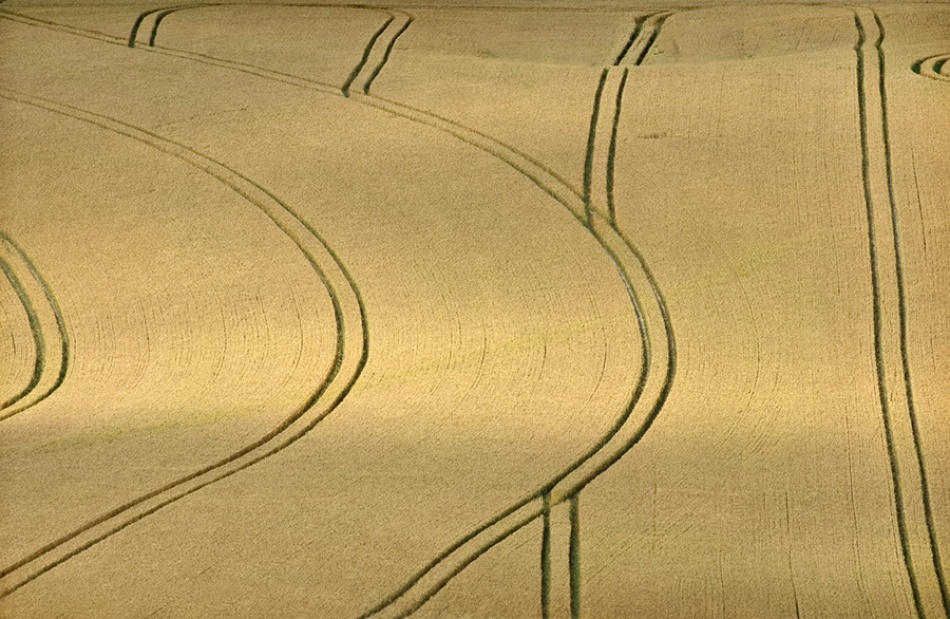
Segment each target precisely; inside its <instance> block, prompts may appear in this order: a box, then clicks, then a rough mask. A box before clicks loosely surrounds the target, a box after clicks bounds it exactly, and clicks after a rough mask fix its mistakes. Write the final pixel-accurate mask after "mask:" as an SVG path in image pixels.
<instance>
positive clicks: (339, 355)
mask: <svg viewBox="0 0 950 619" xmlns="http://www.w3.org/2000/svg"><path fill="white" fill-rule="evenodd" d="M0 97H3V98H4V99H7V100H10V101H13V102H16V103H20V104H23V105H29V106H32V107H35V108H39V109H43V110H46V111H48V112H51V113H54V114H59V115H61V116H66V117H69V118H73V119H75V120H78V121H81V122H85V123H88V124H91V125H94V126H96V127H99V128H101V129H103V130H105V131H110V132H112V133H115V134H118V135H122V136H125V137H128V138H130V139H133V140H136V141H138V142H141V143H143V144H145V145H147V146H149V147H151V148H154V149H155V150H157V151H159V152H161V153H164V154H167V155H171V156H173V157H176V158H178V159H180V160H182V161H184V162H185V163H187V164H189V165H191V166H193V167H195V168H197V169H198V170H200V171H202V172H204V173H206V174H208V175H209V176H211V177H213V178H215V179H216V180H218V181H219V182H221V183H223V184H224V185H226V186H227V187H229V188H230V189H231V190H233V191H234V192H235V193H237V194H238V195H240V196H241V197H242V198H244V199H245V200H247V201H248V202H249V203H250V204H252V205H253V206H255V207H256V208H258V209H259V210H260V211H261V212H262V213H263V214H264V215H265V216H267V217H268V218H269V219H270V220H271V221H272V222H273V223H274V225H275V226H277V228H278V229H280V230H281V231H282V232H283V233H284V234H285V235H286V236H287V237H288V238H289V239H290V240H291V241H292V242H293V243H294V244H295V245H296V246H297V248H298V249H299V250H300V252H301V253H302V254H303V256H304V257H305V258H306V260H307V261H308V262H309V264H310V265H311V268H312V269H313V271H314V274H315V275H316V276H317V278H318V279H319V280H320V281H321V283H322V284H323V285H324V287H325V288H326V290H327V292H328V294H329V296H330V299H331V302H332V304H333V308H334V319H335V322H336V327H337V338H336V344H335V354H334V362H333V364H332V366H331V368H330V369H329V370H328V371H327V374H326V375H325V376H323V377H322V378H321V380H320V381H319V383H318V384H317V385H315V387H314V390H313V391H312V393H311V394H310V395H309V396H308V398H307V399H306V401H305V402H304V403H303V404H302V405H301V406H299V407H298V408H297V409H296V410H295V411H294V412H293V413H292V414H291V415H290V416H289V417H287V418H285V419H284V421H283V422H282V423H281V424H280V425H278V426H277V427H276V428H274V429H273V430H272V431H270V432H269V433H268V434H266V435H265V436H263V437H261V438H260V439H258V440H256V441H255V442H253V443H251V444H249V445H246V446H244V447H243V448H241V449H239V450H237V451H235V452H233V453H232V454H230V455H228V456H226V457H224V458H222V459H220V460H218V461H217V462H214V463H212V464H210V465H208V466H206V467H204V468H202V469H201V470H198V471H195V472H193V473H191V474H189V475H187V476H185V477H182V478H179V479H177V480H175V481H173V482H171V483H169V484H166V485H165V486H162V487H161V488H157V489H154V490H152V491H150V492H148V493H145V494H143V495H141V496H139V497H137V498H135V499H133V500H131V501H129V502H127V503H124V504H123V505H120V506H118V507H116V508H114V509H112V510H110V511H109V512H107V513H104V514H102V515H100V516H99V517H97V518H95V519H93V520H91V521H89V522H87V523H85V524H83V525H82V526H80V527H79V528H77V529H75V530H73V531H71V532H70V533H68V534H66V535H64V536H62V537H60V538H59V539H57V540H54V541H52V542H50V543H49V544H47V545H45V546H43V547H42V548H39V549H37V550H36V551H34V552H33V553H31V554H30V555H28V556H26V557H23V558H21V559H19V560H18V561H16V562H15V563H13V564H11V565H9V566H6V567H4V568H3V569H2V570H0V586H3V587H4V588H3V590H2V591H0V598H2V597H5V596H8V595H10V594H11V593H13V592H14V591H16V590H18V589H19V588H21V587H23V586H24V585H26V584H28V583H30V582H32V581H33V580H35V579H36V578H38V577H40V576H41V575H43V574H44V573H46V572H48V571H50V570H52V569H53V568H55V567H56V566H58V565H60V564H62V563H64V562H65V561H67V560H68V559H70V558H72V557H74V556H76V555H78V554H79V553H81V552H83V551H85V550H87V549H89V548H91V547H92V546H94V545H96V544H98V543H99V542H101V541H103V540H105V539H107V538H109V537H111V536H112V535H114V534H115V533H118V532H119V531H121V530H123V529H125V528H126V527H128V526H130V525H132V524H134V523H135V522H138V521H139V520H142V519H143V518H145V517H147V516H149V515H150V514H153V513H155V512H156V511H158V510H160V509H161V508H163V507H165V506H167V505H169V504H171V503H174V502H176V501H178V500H180V499H182V498H184V497H186V496H188V495H190V494H192V493H194V492H197V491H198V490H200V489H201V488H204V487H205V486H208V485H210V484H213V483H215V482H218V481H220V480H222V479H225V478H227V477H230V476H231V475H234V474H235V473H237V472H239V471H241V470H244V469H246V468H248V467H250V466H252V465H254V464H256V463H257V462H260V461H261V460H263V459H265V458H268V457H270V456H272V455H274V454H276V453H278V452H280V451H281V450H283V449H285V448H286V447H288V446H290V445H291V444H293V443H294V442H296V441H297V440H298V439H300V438H302V437H303V436H305V435H306V434H307V433H309V432H310V431H311V430H312V429H313V428H314V427H315V426H316V425H317V424H318V423H320V421H322V420H323V419H324V418H326V417H327V416H328V415H329V414H330V413H332V412H333V411H334V410H335V409H336V408H337V407H338V406H339V404H340V403H341V402H342V401H343V399H344V398H345V397H346V396H347V394H348V393H349V392H350V390H351V389H352V387H353V385H354V384H355V382H356V380H357V379H358V378H359V376H360V374H361V373H362V371H363V368H364V367H365V365H366V361H367V358H368V355H369V331H368V323H367V320H366V313H365V307H364V304H363V299H362V295H361V294H360V291H359V289H358V287H357V285H356V282H355V281H354V280H353V278H352V276H351V275H350V273H349V271H348V270H347V269H346V267H345V266H344V264H343V262H342V261H341V260H340V259H339V257H338V256H337V255H336V253H335V252H334V251H333V250H332V249H331V248H330V247H329V245H327V244H326V242H325V241H324V240H323V238H322V237H321V236H320V235H319V234H318V233H317V232H316V231H315V230H314V229H313V228H312V227H311V226H310V225H309V224H308V223H306V222H305V221H304V220H302V219H301V218H300V217H299V216H298V215H297V214H296V213H295V212H294V211H293V210H292V209H291V208H290V207H289V206H288V205H286V204H285V203H283V202H281V201H280V200H279V199H278V198H277V197H276V196H275V195H274V194H272V193H271V192H269V191H268V190H267V189H265V188H263V187H262V186H260V185H259V184H257V183H255V182H254V181H252V180H251V179H249V178H248V177H246V176H244V175H243V174H241V173H240V172H237V171H236V170H234V169H232V168H229V167H228V166H226V165H225V164H223V163H221V162H218V161H215V160H214V159H211V158H210V157H207V156H206V155H203V154H201V153H199V152H198V151H196V150H194V149H192V148H190V147H188V146H186V145H184V144H181V143H178V142H175V141H172V140H169V139H166V138H163V137H161V136H159V135H157V134H154V133H152V132H149V131H146V130H144V129H141V128H138V127H135V126H132V125H129V124H127V123H124V122H122V121H120V120H117V119H114V118H110V117H107V116H103V115H100V114H96V113H94V112H89V111H86V110H81V109H78V108H75V107H72V106H69V105H65V104H62V103H57V102H55V101H50V100H48V99H43V98H40V97H34V96H31V95H28V94H24V93H19V92H14V91H10V90H5V89H0ZM322 265H325V266H322ZM354 324H357V325H359V326H358V327H356V328H349V329H348V328H347V325H350V326H352V325H354ZM357 350H358V351H359V352H358V354H357V353H356V351H357ZM354 355H355V356H356V359H355V360H354V359H353V357H354Z"/></svg>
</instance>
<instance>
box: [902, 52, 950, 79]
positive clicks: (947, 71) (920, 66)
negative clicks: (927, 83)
mask: <svg viewBox="0 0 950 619" xmlns="http://www.w3.org/2000/svg"><path fill="white" fill-rule="evenodd" d="M910 69H911V71H913V72H914V73H916V74H917V75H922V76H924V77H929V78H930V79H933V80H939V81H942V82H950V53H947V54H936V55H934V56H929V57H927V58H922V59H920V60H918V61H917V62H915V63H913V64H912V65H910Z"/></svg>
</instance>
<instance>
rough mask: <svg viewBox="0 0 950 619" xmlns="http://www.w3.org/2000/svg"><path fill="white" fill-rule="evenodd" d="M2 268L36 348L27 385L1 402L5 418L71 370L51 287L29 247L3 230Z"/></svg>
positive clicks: (37, 399) (65, 336) (46, 392)
mask: <svg viewBox="0 0 950 619" xmlns="http://www.w3.org/2000/svg"><path fill="white" fill-rule="evenodd" d="M0 270H3V272H4V275H5V276H6V277H7V279H9V281H10V283H11V285H12V286H13V288H14V290H15V291H16V293H17V296H18V297H19V299H20V303H21V305H22V306H23V309H24V311H25V312H26V315H27V320H28V322H29V325H30V331H31V332H32V335H33V343H34V347H35V351H36V353H35V359H34V364H33V372H32V374H31V376H30V380H29V382H28V383H27V385H26V386H25V387H24V388H23V389H22V390H20V391H19V392H18V393H17V394H15V395H14V396H13V397H11V398H8V399H7V400H6V401H4V402H0V421H3V420H4V419H9V418H11V417H13V416H14V415H18V414H19V413H22V412H23V411H25V410H28V409H30V408H32V407H34V406H36V405H37V404H39V403H40V402H42V401H43V400H45V399H46V398H48V397H50V396H51V395H53V393H55V392H56V390H57V389H59V387H60V386H61V385H62V384H63V382H65V380H66V373H67V371H68V370H69V355H70V343H69V334H68V332H67V330H66V320H65V318H64V317H63V312H62V310H61V309H60V306H59V302H58V301H57V300H56V296H55V295H54V294H53V290H52V288H50V285H49V284H48V283H47V281H46V279H45V278H44V277H43V275H42V274H41V273H40V271H39V269H37V267H36V265H35V264H34V263H33V260H32V259H30V257H29V255H27V253H26V251H24V249H23V248H22V247H20V245H18V244H17V243H16V242H15V241H14V240H13V239H12V238H11V237H10V236H9V235H8V234H6V233H5V232H0ZM50 377H52V378H50ZM44 383H47V384H44Z"/></svg>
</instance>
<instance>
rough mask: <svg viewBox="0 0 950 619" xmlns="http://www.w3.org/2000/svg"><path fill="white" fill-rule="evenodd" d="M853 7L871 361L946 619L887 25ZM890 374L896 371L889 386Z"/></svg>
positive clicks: (928, 589)
mask: <svg viewBox="0 0 950 619" xmlns="http://www.w3.org/2000/svg"><path fill="white" fill-rule="evenodd" d="M850 10H851V11H852V13H853V15H854V24H855V29H856V31H857V38H856V42H855V45H854V52H855V57H856V81H857V92H858V120H859V124H860V136H861V176H862V182H863V191H864V202H865V211H866V216H867V224H868V252H869V258H870V269H871V289H872V296H873V323H874V324H873V327H874V361H875V369H876V373H877V391H878V399H879V402H880V405H881V412H882V417H883V422H884V434H885V440H886V443H887V451H888V458H889V462H890V471H891V480H892V484H893V490H894V505H895V511H896V518H897V528H898V535H899V538H900V545H901V553H902V556H903V560H904V565H905V568H906V571H907V575H908V579H909V581H910V586H911V593H912V595H913V600H914V607H915V610H916V612H917V615H918V617H920V619H926V618H928V617H931V618H933V617H940V616H942V617H944V618H945V619H947V618H950V592H948V587H947V582H946V578H945V576H944V572H943V564H942V561H941V557H940V551H939V548H938V546H937V536H936V526H935V523H934V518H933V510H932V508H931V504H930V491H929V486H928V483H927V470H926V467H925V465H924V455H923V450H922V448H921V443H920V430H919V427H918V423H917V413H916V408H915V406H914V398H913V389H912V385H911V371H910V360H909V354H908V350H907V305H906V292H905V286H904V276H903V268H902V265H901V250H900V229H899V221H898V214H897V200H896V198H895V192H894V173H893V161H892V153H891V144H890V133H889V125H888V110H887V80H886V64H885V54H884V48H883V42H884V37H885V30H884V24H883V22H882V21H881V19H880V17H879V16H878V14H877V13H876V12H874V11H873V10H871V9H865V8H851V9H850ZM869 33H871V34H870V35H869ZM895 307H896V310H897V312H896V314H895V313H894V311H893V310H894V309H895ZM888 377H897V380H895V381H893V382H894V383H896V384H894V385H892V386H891V387H890V388H889V385H888V382H889V380H888Z"/></svg>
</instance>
